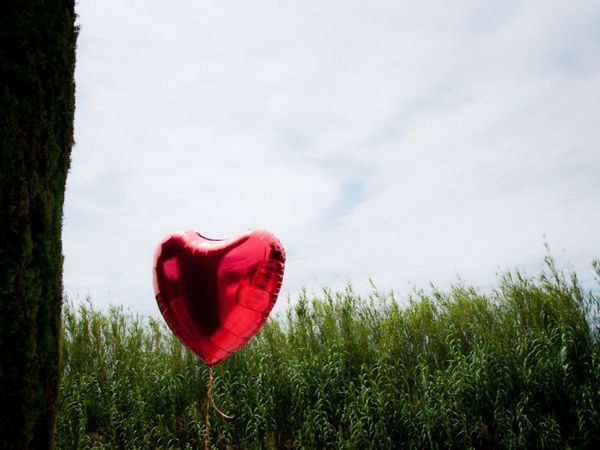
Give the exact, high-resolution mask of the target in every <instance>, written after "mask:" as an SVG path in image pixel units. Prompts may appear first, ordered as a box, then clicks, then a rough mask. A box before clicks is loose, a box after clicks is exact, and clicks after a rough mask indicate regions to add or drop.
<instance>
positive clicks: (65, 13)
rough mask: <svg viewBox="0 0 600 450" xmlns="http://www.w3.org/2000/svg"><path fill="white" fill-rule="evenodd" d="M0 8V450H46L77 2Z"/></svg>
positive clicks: (9, 1) (6, 2) (18, 2)
mask: <svg viewBox="0 0 600 450" xmlns="http://www.w3.org/2000/svg"><path fill="white" fill-rule="evenodd" d="M0 5H1V6H0V436H1V437H0V439H1V443H0V446H1V447H2V448H19V449H20V448H43V449H46V448H49V447H51V446H52V439H53V437H52V436H53V433H54V428H55V417H56V403H57V394H58V383H59V370H58V369H59V367H58V366H59V361H58V359H59V348H60V347H59V333H60V314H61V305H62V251H61V221H62V209H63V198H64V189H65V180H66V176H67V171H68V168H69V163H70V153H71V147H72V143H73V111H74V81H73V71H74V61H75V39H76V30H75V25H74V17H75V15H74V2H73V1H54V2H43V1H30V0H2V2H0Z"/></svg>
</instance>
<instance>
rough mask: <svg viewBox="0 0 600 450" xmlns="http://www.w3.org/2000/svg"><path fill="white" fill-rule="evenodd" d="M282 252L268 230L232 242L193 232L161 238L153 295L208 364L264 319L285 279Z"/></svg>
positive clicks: (229, 350)
mask: <svg viewBox="0 0 600 450" xmlns="http://www.w3.org/2000/svg"><path fill="white" fill-rule="evenodd" d="M284 265H285V251H284V249H283V246H282V245H281V243H280V242H279V240H278V239H277V238H276V237H275V236H274V235H273V234H271V233H269V232H268V231H263V230H249V231H247V232H245V233H242V234H240V235H239V236H236V237H234V238H231V239H223V240H215V239H208V238H205V237H203V236H201V235H200V234H198V233H196V232H194V231H181V232H176V233H173V234H171V235H169V236H167V237H166V238H165V239H163V240H162V241H161V242H160V244H159V245H158V248H157V249H156V253H155V255H154V268H153V278H154V293H155V295H156V301H157V302H158V307H159V309H160V312H161V314H162V315H163V317H164V318H165V321H166V322H167V325H168V326H169V328H171V330H172V331H173V333H174V334H175V335H176V336H177V337H178V338H179V340H180V341H181V342H182V343H183V344H184V345H185V346H186V347H188V348H189V349H190V350H191V351H192V352H194V353H195V354H196V355H198V356H199V357H200V358H201V359H202V360H203V361H204V362H205V363H206V364H208V365H209V366H212V365H214V364H217V363H218V362H220V361H222V360H223V359H225V358H227V357H228V356H230V355H231V354H233V353H234V352H235V351H236V350H238V349H239V348H240V347H242V346H243V345H244V344H246V342H248V340H249V339H250V338H251V337H252V336H254V335H255V334H256V333H257V332H258V330H259V329H260V327H261V326H262V325H263V323H264V322H265V321H266V320H267V317H268V315H269V313H270V312H271V309H272V308H273V305H274V304H275V301H276V300H277V295H278V294H279V289H280V288H281V282H282V280H283V271H284Z"/></svg>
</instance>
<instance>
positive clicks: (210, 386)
mask: <svg viewBox="0 0 600 450" xmlns="http://www.w3.org/2000/svg"><path fill="white" fill-rule="evenodd" d="M212 390H213V370H212V366H210V367H209V372H208V393H207V396H206V436H205V438H204V449H205V450H208V437H209V435H210V407H211V406H212V407H213V409H214V410H215V411H217V413H218V414H219V415H220V416H221V417H224V418H225V419H233V418H234V417H235V416H234V415H231V416H229V415H227V414H225V413H224V412H223V411H221V410H220V409H219V408H217V405H215V402H214V400H213V398H212Z"/></svg>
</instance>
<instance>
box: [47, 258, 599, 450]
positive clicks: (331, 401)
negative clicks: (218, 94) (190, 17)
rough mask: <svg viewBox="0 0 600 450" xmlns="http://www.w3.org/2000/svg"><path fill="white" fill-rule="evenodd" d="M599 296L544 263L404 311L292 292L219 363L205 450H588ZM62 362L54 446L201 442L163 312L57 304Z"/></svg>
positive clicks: (595, 429)
mask: <svg viewBox="0 0 600 450" xmlns="http://www.w3.org/2000/svg"><path fill="white" fill-rule="evenodd" d="M595 269H596V272H597V273H598V275H599V276H600V264H598V263H596V265H595ZM404 303H406V302H404ZM599 305H600V299H599V298H598V296H597V295H594V294H592V293H590V292H584V291H583V290H582V288H581V286H580V284H579V282H578V281H577V278H576V276H575V275H571V276H565V275H564V274H563V273H561V272H560V271H559V270H557V269H556V267H555V266H554V263H553V261H552V260H551V259H550V258H548V259H547V260H546V266H545V268H544V270H543V271H542V273H541V274H540V275H538V276H537V277H535V278H530V277H525V276H524V275H522V274H520V273H518V272H513V273H507V274H505V275H504V276H502V277H501V278H500V279H499V282H498V286H497V287H496V288H495V289H494V290H493V291H492V292H490V293H486V294H484V293H482V292H480V291H478V290H477V289H475V288H472V287H468V286H464V285H462V284H458V285H456V286H454V287H452V288H450V289H448V290H447V292H442V291H439V290H436V289H434V288H432V289H430V290H429V291H420V292H416V293H415V294H413V295H412V296H411V297H410V298H409V299H408V304H406V305H405V306H399V302H398V301H397V300H396V299H395V298H394V296H393V295H392V294H391V293H389V294H388V293H381V292H378V291H376V290H374V291H373V292H372V293H371V294H370V295H369V296H366V297H363V296H360V295H357V294H356V293H355V292H354V291H353V290H352V287H351V286H348V287H347V288H346V289H345V290H343V291H331V290H328V289H324V290H323V292H322V293H321V294H320V295H318V296H309V295H308V294H307V293H302V294H301V295H300V297H299V298H298V299H297V300H296V301H295V302H294V305H293V306H292V307H290V308H289V310H288V311H287V315H286V316H285V317H284V318H281V319H279V320H269V321H268V322H267V323H266V324H265V326H264V327H263V329H262V331H261V332H260V333H259V334H258V335H257V336H256V337H255V338H254V339H253V340H252V341H251V342H250V343H249V344H248V345H247V346H246V347H245V348H243V349H242V350H240V351H239V352H238V353H236V354H235V355H233V356H232V357H231V358H230V359H228V360H226V361H225V362H223V363H221V364H219V365H218V366H216V368H215V375H216V379H215V386H214V399H215V403H216V404H217V405H219V406H220V407H221V408H222V409H224V410H225V411H226V412H229V413H232V414H235V419H234V420H226V419H224V418H221V417H220V416H218V415H216V414H213V415H212V416H211V427H210V443H211V447H212V448H273V449H274V448H278V449H285V448H307V449H320V448H345V449H369V448H373V449H386V448H414V449H421V448H461V449H462V448H597V447H598V446H599V445H600V335H599V331H598V327H597V325H594V323H595V324H597V317H598V316H597V312H598V306H599ZM63 364H64V368H63V376H62V390H61V398H60V412H59V417H58V435H57V442H58V446H59V448H64V449H71V448H72V449H79V448H115V449H116V448H119V449H133V448H186V449H191V448H203V443H204V436H205V431H206V430H205V425H204V421H203V420H204V406H205V401H206V382H207V378H208V371H207V368H206V367H205V366H204V365H203V364H202V363H200V362H199V360H198V359H197V358H196V357H194V356H193V355H192V354H190V353H189V352H188V351H187V350H186V349H184V348H182V346H181V345H180V344H179V342H178V341H177V340H176V339H175V338H173V336H172V335H171V333H170V332H169V331H168V330H167V329H166V328H165V326H164V325H163V324H162V322H161V321H157V320H154V319H151V318H142V317H140V316H136V315H132V314H130V313H127V312H124V311H123V309H121V308H113V309H111V310H110V311H109V312H108V313H102V312H100V311H97V310H94V308H93V306H92V304H91V302H88V303H86V304H83V305H80V306H77V307H74V306H73V305H71V304H67V306H66V308H65V311H64V341H63Z"/></svg>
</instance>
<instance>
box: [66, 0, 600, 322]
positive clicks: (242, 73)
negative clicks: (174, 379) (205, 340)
mask: <svg viewBox="0 0 600 450" xmlns="http://www.w3.org/2000/svg"><path fill="white" fill-rule="evenodd" d="M77 10H78V14H79V20H78V22H79V24H80V26H81V32H80V35H79V40H78V50H77V69H76V82H77V96H76V98H77V110H76V117H75V139H76V145H75V148H74V149H73V161H72V166H71V172H70V174H69V178H68V182H67V195H66V204H65V223H64V253H65V269H64V283H65V287H66V290H67V293H68V295H69V297H70V298H72V299H74V300H76V299H77V298H78V297H79V298H83V297H85V296H86V295H88V294H89V295H91V297H92V299H93V301H94V303H95V304H96V305H98V306H99V307H105V306H106V305H108V304H113V305H116V304H122V305H125V306H126V307H128V308H129V309H131V310H133V311H139V312H142V313H145V314H156V313H157V312H158V308H157V307H156V302H155V300H154V295H153V291H152V277H151V273H152V257H153V253H154V250H155V248H156V245H157V244H158V242H159V241H160V240H161V239H162V238H163V237H164V236H165V235H166V234H168V233H170V232H173V231H177V230H181V229H193V230H196V231H198V232H200V233H202V234H203V235H205V236H208V237H212V238H225V237H231V236H234V235H236V234H237V233H239V232H241V231H243V230H245V229H247V228H264V229H267V230H270V231H271V232H273V233H275V234H276V235H277V236H278V237H279V238H280V239H281V241H282V242H283V244H284V246H285V248H286V251H287V265H286V273H285V279H284V285H283V290H282V296H283V297H284V298H283V299H281V300H280V303H283V304H285V297H288V296H289V297H291V298H294V297H295V295H296V293H297V292H298V291H299V289H300V288H301V287H302V286H305V287H307V288H308V289H309V290H318V289H319V288H320V287H321V286H324V285H328V286H332V287H337V286H341V285H343V284H344V283H345V282H346V281H347V280H351V281H352V282H353V283H354V284H355V285H356V286H357V289H359V290H366V289H368V288H367V286H368V279H369V278H371V279H372V280H373V282H374V283H375V284H376V285H377V286H378V287H379V288H380V289H382V290H388V289H394V290H395V291H396V292H398V293H399V294H400V296H401V294H402V293H404V292H408V291H409V290H410V289H411V286H416V287H426V285H427V283H428V282H429V281H431V282H433V283H434V284H436V285H439V286H441V287H444V286H447V285H448V283H451V282H453V281H456V279H457V276H458V275H460V277H461V278H462V279H464V280H465V282H467V283H469V284H475V285H478V286H482V287H484V288H485V287H486V286H490V285H493V284H494V283H495V282H496V280H497V278H496V274H497V273H498V272H499V271H502V270H505V269H509V268H515V267H520V268H522V269H524V270H526V271H529V272H530V273H536V271H537V270H538V269H539V267H540V264H541V260H542V258H543V256H544V254H545V250H544V247H543V242H544V236H546V240H547V241H548V243H549V244H550V246H551V247H552V249H553V253H554V254H555V256H556V257H557V258H558V259H559V262H560V263H561V265H563V266H565V267H572V268H574V269H575V270H577V271H578V272H579V274H580V276H581V278H582V279H583V281H584V283H586V284H587V285H589V286H590V287H593V286H594V280H593V272H592V270H591V261H592V260H593V259H594V258H598V257H600V232H599V231H598V230H599V229H600V111H599V110H600V106H599V105H600V3H599V2H598V1H597V0H590V1H584V0H575V1H574V0H571V1H549V0H545V1H525V2H523V1H510V0H501V1H481V0H473V1H461V0H455V1H453V2H446V1H418V2H416V1H398V0H393V1H379V0H376V1H373V0H371V1H352V0H351V1H349V0H345V1H327V0H319V1H313V0H297V1H285V0H277V1H275V0H273V1H262V0H253V1H221V2H215V1H211V2H208V1H177V2H169V1H164V0H163V1H149V0H144V1H141V0H138V1H114V0H105V1H101V2H98V1H90V0H84V1H80V2H79V3H78V5H77ZM279 308H281V307H279Z"/></svg>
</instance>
